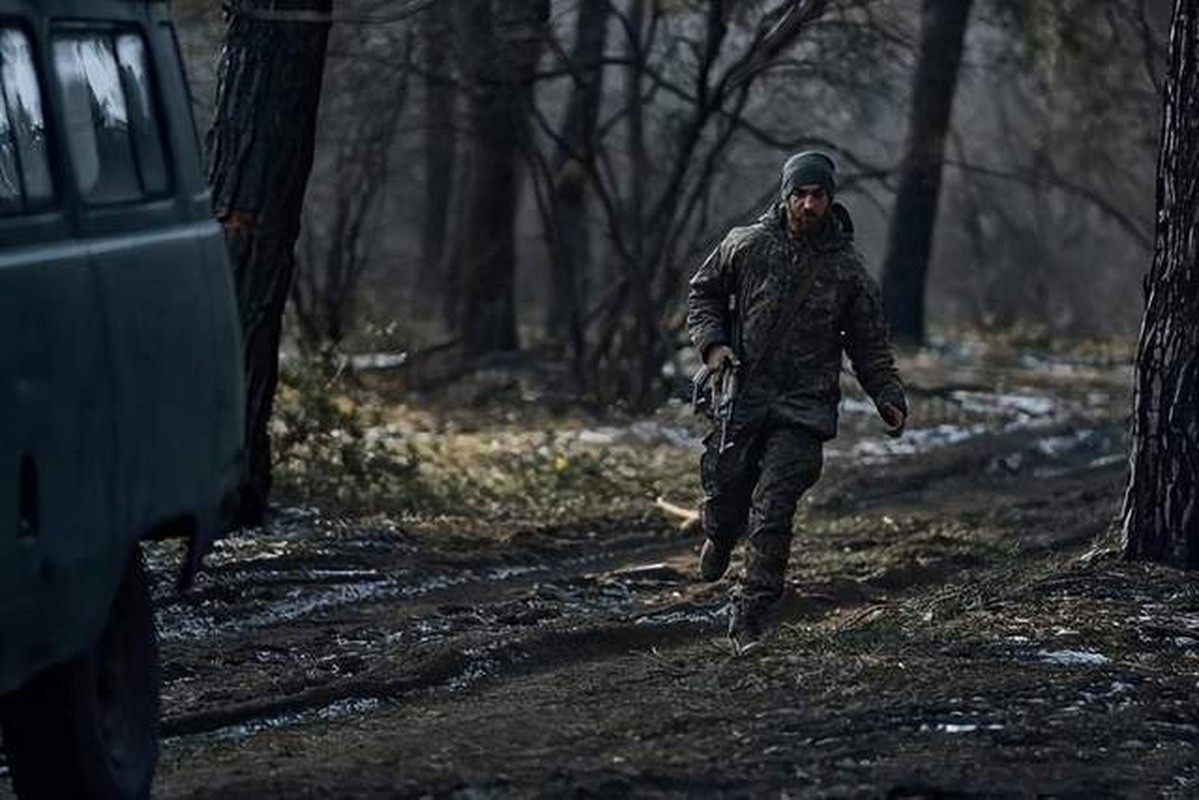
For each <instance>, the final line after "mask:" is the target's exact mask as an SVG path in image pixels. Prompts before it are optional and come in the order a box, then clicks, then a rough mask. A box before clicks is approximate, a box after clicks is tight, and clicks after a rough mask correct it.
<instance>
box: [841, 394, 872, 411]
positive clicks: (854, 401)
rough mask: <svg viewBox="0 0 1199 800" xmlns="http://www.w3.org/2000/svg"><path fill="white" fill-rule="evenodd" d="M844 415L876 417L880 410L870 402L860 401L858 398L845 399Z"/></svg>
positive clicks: (843, 402)
mask: <svg viewBox="0 0 1199 800" xmlns="http://www.w3.org/2000/svg"><path fill="white" fill-rule="evenodd" d="M841 413H842V414H869V415H870V416H874V415H875V414H877V413H878V410H877V409H876V408H875V407H874V403H871V402H870V401H869V400H859V399H858V398H856V397H845V398H842V400H841Z"/></svg>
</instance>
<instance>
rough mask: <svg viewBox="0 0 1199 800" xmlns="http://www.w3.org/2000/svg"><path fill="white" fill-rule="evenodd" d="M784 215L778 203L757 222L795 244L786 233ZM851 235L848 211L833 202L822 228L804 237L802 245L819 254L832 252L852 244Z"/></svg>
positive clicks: (851, 229)
mask: <svg viewBox="0 0 1199 800" xmlns="http://www.w3.org/2000/svg"><path fill="white" fill-rule="evenodd" d="M786 214H787V212H786V208H785V206H783V204H782V203H779V204H778V205H776V206H775V207H774V208H772V209H771V210H769V211H767V212H766V213H765V214H763V215H762V216H761V217H760V218H759V219H758V221H759V222H761V223H764V224H765V225H766V226H767V227H768V228H770V229H771V230H772V231H773V232H774V233H775V235H777V236H780V237H783V238H784V239H785V240H787V241H788V242H792V243H795V241H796V240H794V239H792V238H791V235H790V233H789V232H788V231H787V218H786ZM853 234H854V225H853V219H852V218H851V217H850V216H849V211H848V209H846V208H845V206H843V205H841V204H840V203H837V202H834V203H833V204H832V205H831V206H830V207H829V210H828V217H827V220H826V223H825V225H824V227H823V228H822V229H821V230H819V231H817V232H816V233H814V234H812V235H811V236H808V237H805V241H804V244H807V245H808V246H810V247H811V248H812V249H813V250H816V251H818V252H821V253H827V252H832V251H834V250H841V249H843V248H846V247H849V246H850V245H851V244H852V243H853Z"/></svg>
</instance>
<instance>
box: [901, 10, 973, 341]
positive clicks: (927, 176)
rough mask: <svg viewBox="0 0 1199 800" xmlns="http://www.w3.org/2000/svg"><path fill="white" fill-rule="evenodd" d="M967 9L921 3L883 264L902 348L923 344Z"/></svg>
mask: <svg viewBox="0 0 1199 800" xmlns="http://www.w3.org/2000/svg"><path fill="white" fill-rule="evenodd" d="M970 5H971V0H924V15H923V21H922V23H921V24H922V31H921V35H920V53H919V56H918V61H917V64H916V75H915V80H914V86H913V93H912V106H911V113H910V115H909V119H908V134H907V135H908V140H907V146H906V147H905V149H904V155H903V162H902V164H901V167H900V179H899V191H898V192H897V193H896V195H895V212H894V213H893V214H892V215H891V232H890V236H889V240H888V244H887V256H886V260H885V261H884V263H883V301H884V303H885V305H886V307H887V317H888V319H889V320H890V323H891V333H892V336H893V337H894V338H895V340H896V341H900V342H908V343H915V344H919V343H921V342H923V341H924V335H925V319H924V284H925V279H926V277H927V275H928V262H929V258H930V256H931V254H932V244H933V227H934V225H935V224H936V221H937V200H938V198H939V196H940V193H941V167H942V164H943V162H944V159H945V136H946V134H947V133H948V131H949V117H950V112H951V111H952V109H953V94H954V90H955V88H956V87H957V80H958V72H959V69H960V67H961V63H962V46H963V43H964V41H965V35H966V23H967V21H968V19H969V16H970Z"/></svg>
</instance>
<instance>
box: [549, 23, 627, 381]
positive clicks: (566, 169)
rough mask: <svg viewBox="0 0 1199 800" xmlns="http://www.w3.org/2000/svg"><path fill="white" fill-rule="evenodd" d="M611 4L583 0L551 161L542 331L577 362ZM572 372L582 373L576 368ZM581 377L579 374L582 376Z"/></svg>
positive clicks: (580, 356)
mask: <svg viewBox="0 0 1199 800" xmlns="http://www.w3.org/2000/svg"><path fill="white" fill-rule="evenodd" d="M610 2H611V0H583V3H582V6H581V7H580V9H579V18H578V22H577V25H576V28H575V42H574V50H573V52H572V53H571V74H572V77H573V79H574V86H573V87H572V88H571V92H570V99H569V101H568V102H567V106H566V117H565V119H564V121H563V123H562V133H561V144H560V146H559V148H558V151H557V153H556V154H555V156H554V161H553V167H552V169H553V180H554V186H553V192H552V195H551V198H550V208H551V213H552V215H553V218H552V221H551V225H550V230H549V239H550V242H549V244H550V270H551V272H550V276H551V280H550V288H551V294H550V302H549V307H548V309H547V310H546V318H545V333H546V336H547V338H549V339H550V340H551V341H558V342H561V341H566V340H569V341H570V344H571V350H572V351H573V355H574V361H575V362H576V364H577V363H578V361H579V359H581V358H582V356H583V320H582V317H583V310H584V307H585V306H586V302H587V289H586V281H587V274H588V271H589V265H590V260H591V259H590V255H591V240H590V232H591V227H590V225H588V224H587V180H588V174H589V172H590V171H591V165H592V162H593V161H594V159H595V148H596V142H595V138H596V122H597V120H598V118H599V108H600V101H601V100H602V99H603V88H604V68H603V64H602V63H601V59H602V58H603V55H604V44H605V42H606V41H607V32H608V13H609V10H610ZM576 372H580V370H578V369H576ZM580 377H581V374H580Z"/></svg>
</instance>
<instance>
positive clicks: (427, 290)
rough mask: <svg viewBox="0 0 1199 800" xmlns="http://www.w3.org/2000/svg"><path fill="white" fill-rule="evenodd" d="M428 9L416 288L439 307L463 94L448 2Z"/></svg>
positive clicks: (442, 0) (425, 300) (424, 35)
mask: <svg viewBox="0 0 1199 800" xmlns="http://www.w3.org/2000/svg"><path fill="white" fill-rule="evenodd" d="M424 13H425V19H424V24H423V28H422V31H421V34H422V40H423V47H422V49H423V53H422V57H423V61H424V68H425V70H426V72H427V73H428V75H429V77H428V79H427V80H426V81H425V94H424V115H425V123H424V124H425V129H424V132H423V135H424V143H423V149H424V160H425V192H424V194H425V200H424V207H423V208H422V209H421V211H422V214H423V219H422V222H421V272H420V275H419V277H418V278H417V291H418V293H419V297H420V300H421V302H423V303H427V304H430V305H432V306H435V305H436V303H437V302H438V301H439V299H440V298H441V297H442V293H443V292H444V291H445V289H446V287H445V280H444V275H443V274H442V259H443V258H444V249H445V239H446V230H447V225H448V222H449V213H450V199H451V197H452V192H451V189H452V187H453V182H454V161H455V159H454V156H455V155H456V153H457V145H458V142H457V135H456V132H455V130H454V105H455V103H456V101H457V96H458V93H457V90H456V89H455V87H454V83H453V80H452V76H451V74H450V72H451V69H450V58H449V54H450V48H451V46H452V43H453V37H452V35H451V32H452V28H451V25H452V20H451V17H450V4H449V1H448V0H440V2H436V3H434V4H432V5H431V6H429V8H428V9H427V10H426V11H425V12H424Z"/></svg>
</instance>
